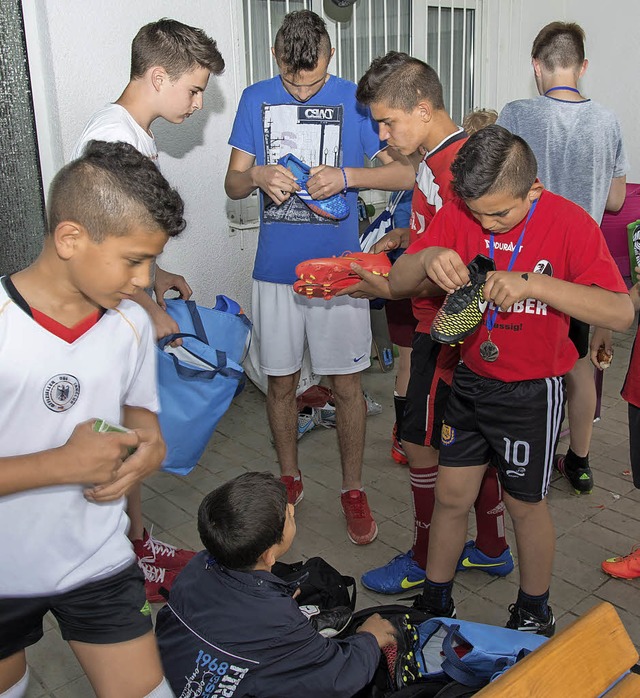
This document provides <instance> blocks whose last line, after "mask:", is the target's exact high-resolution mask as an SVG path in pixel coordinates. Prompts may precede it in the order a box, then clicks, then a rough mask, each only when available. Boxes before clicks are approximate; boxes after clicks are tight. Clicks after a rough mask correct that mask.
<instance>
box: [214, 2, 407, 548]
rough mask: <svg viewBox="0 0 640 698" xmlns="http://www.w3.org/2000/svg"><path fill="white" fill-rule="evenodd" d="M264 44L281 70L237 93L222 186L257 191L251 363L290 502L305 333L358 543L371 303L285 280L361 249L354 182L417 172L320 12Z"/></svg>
mask: <svg viewBox="0 0 640 698" xmlns="http://www.w3.org/2000/svg"><path fill="white" fill-rule="evenodd" d="M272 52H273V56H274V58H275V60H276V62H277V64H278V68H279V70H280V74H279V75H278V76H276V77H274V78H271V79H270V80H264V81H262V82H259V83H257V84H255V85H252V86H250V87H248V88H247V89H246V90H245V91H244V92H243V94H242V97H241V99H240V104H239V106H238V112H237V114H236V119H235V123H234V126H233V131H232V133H231V138H230V139H229V143H230V144H231V146H232V147H233V150H232V151H231V158H230V160H229V168H228V170H227V176H226V180H225V189H226V192H227V195H228V196H229V197H230V198H232V199H243V198H245V197H246V196H249V194H251V192H253V191H254V190H255V189H259V190H260V192H261V206H260V237H259V241H258V252H257V255H256V261H255V266H254V270H253V279H254V282H253V321H254V328H255V331H256V334H257V336H259V337H260V368H261V370H262V371H264V373H265V374H266V375H267V376H268V383H269V388H268V393H267V413H268V417H269V424H270V426H271V431H272V433H273V440H274V444H275V448H276V452H277V455H278V461H279V463H280V468H281V474H282V480H283V482H284V483H285V485H286V486H287V492H288V496H289V501H290V502H291V503H292V504H297V503H298V502H299V501H300V500H301V499H302V496H303V488H302V478H301V475H300V470H299V469H298V454H297V428H296V427H297V418H298V413H297V408H296V401H295V397H296V387H297V385H298V379H299V374H300V367H301V365H302V357H303V353H304V348H305V343H308V346H309V350H310V354H311V363H312V367H313V371H314V372H315V373H317V374H321V375H326V376H329V380H330V382H331V387H332V389H333V393H334V396H335V401H336V426H337V432H338V445H339V448H340V456H341V462H342V497H341V499H342V508H343V511H344V513H345V516H346V519H347V533H348V535H349V538H350V539H351V541H352V542H353V543H355V544H357V545H363V544H366V543H370V542H371V541H372V540H373V539H374V538H375V537H376V535H377V533H378V529H377V526H376V524H375V521H374V520H373V517H372V516H371V511H370V510H369V505H368V503H367V498H366V495H365V493H364V491H363V490H362V478H361V476H362V456H363V451H364V432H365V416H366V407H365V402H364V400H363V399H362V388H361V385H360V372H361V371H363V370H364V369H365V368H367V367H368V366H369V363H370V360H369V353H370V349H371V330H370V326H369V304H368V302H367V301H365V300H361V299H360V300H357V299H353V298H349V297H344V298H333V299H331V300H329V301H325V300H324V299H317V298H303V297H302V296H298V295H296V294H295V293H294V291H293V288H292V283H293V282H294V281H295V279H296V274H295V267H296V265H297V264H298V263H299V262H301V261H303V260H306V259H312V258H314V257H330V256H332V255H339V254H341V253H342V252H344V251H346V250H357V249H358V248H359V244H358V216H357V211H356V198H357V190H358V189H359V188H361V187H373V188H377V189H388V190H397V189H402V188H406V189H410V188H411V187H413V181H414V171H413V168H412V167H411V165H410V164H409V163H408V162H399V161H394V157H392V156H391V155H390V154H389V153H387V152H386V151H385V147H386V146H385V143H383V142H381V141H380V139H379V138H378V130H377V126H376V124H375V122H374V121H373V120H372V119H371V116H370V114H369V110H368V109H366V108H364V107H362V106H361V105H359V104H358V103H357V101H356V97H355V92H356V85H355V84H353V83H351V82H349V81H347V80H342V79H340V78H338V77H336V76H334V75H330V74H329V73H328V72H327V71H328V66H329V62H330V60H331V57H332V56H333V49H332V48H331V42H330V39H329V35H328V33H327V30H326V27H325V24H324V21H323V20H322V19H321V18H320V17H319V16H318V15H316V14H315V13H314V12H311V11H308V10H302V11H299V12H291V13H290V14H288V15H287V16H286V17H285V19H284V22H283V24H282V26H281V27H280V29H279V30H278V33H277V35H276V40H275V46H274V47H273V49H272ZM288 154H292V155H294V156H295V157H296V158H298V159H299V160H301V161H303V162H304V163H306V164H307V165H309V166H310V167H311V168H312V169H311V177H310V178H309V180H308V182H307V183H306V185H305V186H306V191H307V192H308V194H309V195H310V196H311V197H312V198H313V199H314V200H316V201H317V202H318V206H320V207H322V202H323V200H326V199H328V198H329V197H331V196H333V195H336V194H340V192H344V193H345V194H346V198H347V202H348V204H349V206H350V209H351V212H350V215H349V216H348V217H347V218H345V219H344V220H342V221H335V220H331V219H329V218H326V217H324V216H322V215H318V214H317V213H315V212H314V211H313V210H311V208H309V206H308V205H307V204H306V203H305V202H304V201H303V200H302V198H301V197H300V196H297V192H300V191H301V190H300V187H299V186H298V184H297V183H296V177H295V175H294V174H293V173H292V172H291V171H290V170H289V169H287V168H286V167H284V166H283V165H281V164H278V161H279V160H280V159H281V158H283V157H284V156H286V155H288ZM365 156H367V157H369V158H374V157H377V158H378V159H379V160H380V161H381V162H382V163H383V164H384V166H383V167H379V168H365V167H364V161H365ZM396 158H397V159H399V158H400V156H396ZM314 208H315V206H314Z"/></svg>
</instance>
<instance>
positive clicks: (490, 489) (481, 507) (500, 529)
mask: <svg viewBox="0 0 640 698" xmlns="http://www.w3.org/2000/svg"><path fill="white" fill-rule="evenodd" d="M474 507H475V510H476V527H477V534H476V548H478V550H480V552H482V553H484V554H485V555H487V556H488V557H498V556H499V555H501V554H502V553H503V552H504V551H505V550H506V549H507V539H506V538H505V535H504V534H505V530H504V510H505V507H504V502H503V501H502V486H501V484H500V480H499V479H498V471H497V470H496V469H495V468H492V467H491V466H489V467H488V468H487V472H486V473H485V474H484V479H483V480H482V485H480V492H479V493H478V497H477V499H476V502H475V504H474Z"/></svg>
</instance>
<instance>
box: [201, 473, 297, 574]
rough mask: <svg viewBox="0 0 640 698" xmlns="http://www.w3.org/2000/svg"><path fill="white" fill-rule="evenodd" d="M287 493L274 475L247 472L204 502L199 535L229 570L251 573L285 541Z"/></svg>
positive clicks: (206, 546)
mask: <svg viewBox="0 0 640 698" xmlns="http://www.w3.org/2000/svg"><path fill="white" fill-rule="evenodd" d="M286 517H287V490H286V488H285V486H284V485H283V484H282V482H280V480H276V478H275V477H274V476H273V475H272V474H271V473H258V472H252V473H244V474H243V475H239V476H238V477H236V478H234V479H233V480H229V482H226V483H225V484H224V485H221V486H220V487H218V488H217V489H215V490H213V492H209V494H208V495H207V496H206V497H205V498H204V499H203V500H202V504H200V508H199V509H198V532H199V533H200V539H201V540H202V543H203V545H204V547H205V548H206V549H207V550H208V551H209V552H210V553H211V555H212V556H213V557H214V558H215V559H216V560H217V562H219V563H220V564H221V565H224V566H225V567H229V568H230V569H234V570H248V569H252V568H254V567H255V565H256V563H257V562H258V559H259V558H260V556H261V555H262V553H264V552H265V551H266V550H268V549H269V548H270V547H271V546H272V545H275V544H276V543H279V542H280V541H281V540H282V535H283V532H284V524H285V520H286Z"/></svg>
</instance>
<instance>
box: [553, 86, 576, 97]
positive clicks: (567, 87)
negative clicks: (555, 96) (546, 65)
mask: <svg viewBox="0 0 640 698" xmlns="http://www.w3.org/2000/svg"><path fill="white" fill-rule="evenodd" d="M555 90H566V91H567V92H575V93H576V94H580V90H578V89H576V88H575V87H569V86H568V85H558V86H557V87H550V88H549V89H548V90H547V91H546V92H545V95H548V94H549V92H554V91H555Z"/></svg>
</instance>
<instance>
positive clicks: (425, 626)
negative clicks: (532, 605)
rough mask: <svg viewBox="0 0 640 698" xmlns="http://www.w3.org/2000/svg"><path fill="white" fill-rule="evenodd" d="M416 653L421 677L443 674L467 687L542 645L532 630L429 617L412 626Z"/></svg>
mask: <svg viewBox="0 0 640 698" xmlns="http://www.w3.org/2000/svg"><path fill="white" fill-rule="evenodd" d="M414 638H415V640H416V649H415V656H416V660H417V664H418V671H419V676H420V677H421V678H437V677H442V676H444V675H446V676H448V677H450V678H452V679H455V680H456V681H458V682H459V683H461V684H464V685H465V686H469V687H472V688H473V687H481V686H484V685H486V684H487V683H488V682H489V681H490V680H491V677H492V676H494V675H495V674H497V673H500V672H502V671H504V670H505V669H507V668H509V667H510V666H512V665H513V664H515V663H516V662H517V661H518V660H519V659H521V658H522V657H524V656H525V655H527V654H529V652H532V651H533V650H535V649H537V648H538V647H540V645H542V644H543V643H544V642H546V640H547V639H548V638H546V637H544V636H541V635H535V634H533V633H528V632H522V631H519V630H511V629H509V628H501V627H498V626H495V625H485V624H483V623H473V622H471V621H465V620H457V619H455V618H431V619H430V620H427V621H425V622H424V623H420V625H418V626H417V627H416V628H415V634H414Z"/></svg>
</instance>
